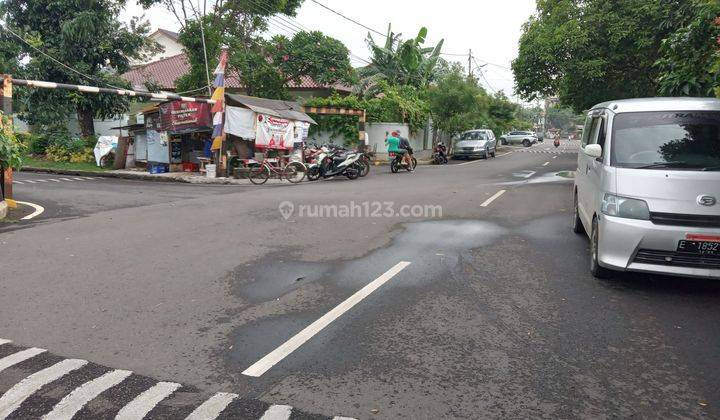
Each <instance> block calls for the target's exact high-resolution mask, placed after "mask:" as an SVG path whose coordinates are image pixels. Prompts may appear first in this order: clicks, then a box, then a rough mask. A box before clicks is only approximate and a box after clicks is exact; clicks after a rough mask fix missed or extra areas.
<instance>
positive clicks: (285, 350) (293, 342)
mask: <svg viewBox="0 0 720 420" xmlns="http://www.w3.org/2000/svg"><path fill="white" fill-rule="evenodd" d="M408 265H410V263H409V262H408V261H400V262H399V263H397V264H395V266H394V267H392V268H391V269H389V270H388V271H386V272H385V273H383V274H382V275H381V276H380V277H378V278H376V279H375V280H373V281H372V282H370V283H369V284H368V285H366V286H365V287H363V288H362V289H360V290H358V291H357V292H355V293H354V294H353V295H352V296H350V297H349V298H347V299H345V300H344V301H343V302H342V303H340V304H339V305H338V306H336V307H334V308H333V309H331V310H330V312H328V313H326V314H325V315H323V316H321V317H320V318H318V320H317V321H315V322H313V323H312V324H310V325H308V326H307V327H305V328H304V329H303V330H302V331H300V332H299V333H297V334H295V336H294V337H292V338H291V339H289V340H288V341H286V342H285V343H283V344H282V345H281V346H280V347H278V348H276V349H275V350H273V351H272V352H270V353H268V355H267V356H265V357H263V358H262V359H260V360H259V361H257V362H255V364H253V365H252V366H250V367H249V368H247V369H245V371H244V372H243V373H242V374H243V375H246V376H255V377H258V376H261V375H262V374H263V373H265V372H267V371H268V370H269V369H270V368H271V367H273V366H275V364H276V363H278V362H279V361H281V360H282V359H284V358H285V357H286V356H288V355H289V354H290V353H292V352H293V351H295V350H297V349H298V347H300V346H302V345H303V344H304V343H305V342H306V341H308V340H309V339H311V338H312V337H313V336H314V335H315V334H317V333H319V332H320V331H322V329H323V328H325V327H327V326H328V325H330V323H331V322H333V321H335V320H336V319H338V318H339V317H340V316H341V315H342V314H344V313H345V312H347V311H348V310H350V309H351V308H352V307H353V306H355V305H357V304H358V303H360V301H362V300H363V299H365V298H366V297H368V296H369V295H370V294H371V293H372V292H374V291H375V290H377V289H378V288H379V287H380V286H382V285H383V284H385V283H387V282H388V280H390V279H391V278H393V277H395V275H397V274H398V273H399V272H401V271H402V270H403V269H404V268H405V267H407V266H408Z"/></svg>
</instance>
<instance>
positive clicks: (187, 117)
mask: <svg viewBox="0 0 720 420" xmlns="http://www.w3.org/2000/svg"><path fill="white" fill-rule="evenodd" d="M160 127H161V129H162V130H163V131H184V130H189V129H193V128H206V127H207V128H209V127H212V120H211V117H210V104H206V103H198V102H183V101H173V102H167V103H164V104H162V105H160Z"/></svg>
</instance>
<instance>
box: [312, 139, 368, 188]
mask: <svg viewBox="0 0 720 420" xmlns="http://www.w3.org/2000/svg"><path fill="white" fill-rule="evenodd" d="M360 156H361V154H360V153H352V152H346V151H344V150H342V149H335V150H333V149H331V148H330V147H329V146H322V147H321V148H320V153H319V154H317V155H316V156H315V161H314V162H313V163H311V164H310V165H309V166H308V172H307V177H308V179H309V180H311V181H315V180H317V179H319V178H320V177H322V178H332V177H334V176H338V175H344V176H346V177H348V179H356V178H358V177H359V176H360V168H359V166H358V164H357V162H358V160H359V159H360Z"/></svg>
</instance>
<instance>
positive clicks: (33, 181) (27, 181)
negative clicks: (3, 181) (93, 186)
mask: <svg viewBox="0 0 720 420" xmlns="http://www.w3.org/2000/svg"><path fill="white" fill-rule="evenodd" d="M101 179H103V178H98V177H91V176H77V177H72V179H71V178H48V179H25V180H23V181H16V180H13V184H17V185H24V184H37V183H39V182H41V183H46V182H75V181H99V180H101Z"/></svg>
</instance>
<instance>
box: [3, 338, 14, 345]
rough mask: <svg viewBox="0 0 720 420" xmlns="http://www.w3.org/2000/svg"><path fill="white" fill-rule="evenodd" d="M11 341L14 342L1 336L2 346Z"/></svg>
mask: <svg viewBox="0 0 720 420" xmlns="http://www.w3.org/2000/svg"><path fill="white" fill-rule="evenodd" d="M9 343H12V340H6V339H4V338H0V346H2V345H3V344H9Z"/></svg>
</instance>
